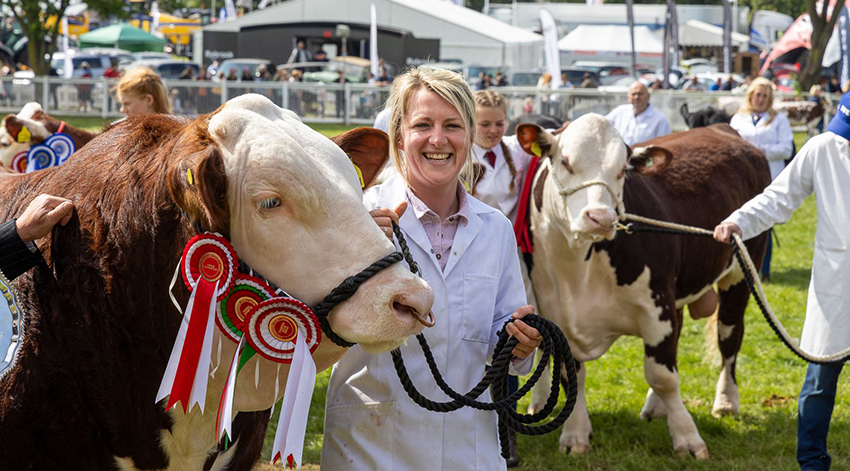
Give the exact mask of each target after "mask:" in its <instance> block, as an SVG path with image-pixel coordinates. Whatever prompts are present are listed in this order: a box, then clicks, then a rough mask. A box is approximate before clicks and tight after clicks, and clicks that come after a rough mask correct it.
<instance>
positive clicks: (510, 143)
mask: <svg viewBox="0 0 850 471" xmlns="http://www.w3.org/2000/svg"><path fill="white" fill-rule="evenodd" d="M507 115H508V102H507V100H505V97H504V96H502V94H501V93H499V92H496V91H493V90H479V91H477V92H475V120H476V123H477V124H476V133H475V143H474V144H473V145H472V161H473V162H476V163H478V164H479V165H481V168H483V169H484V172H483V174H482V175H481V177H480V178H479V179H478V181H477V182H475V185H474V186H473V189H472V194H473V196H475V197H476V198H478V199H479V200H481V201H482V202H484V203H486V204H488V205H490V206H492V207H493V208H495V209H498V210H499V211H501V212H502V214H504V215H505V216H507V217H508V219H510V220H511V223H512V224H515V223H516V218H517V205H518V203H519V197H520V192H521V191H522V184H523V182H524V181H525V180H524V178H523V176H524V175H525V172H526V170H527V169H528V164H529V162H530V161H531V158H532V156H531V155H529V154H527V153H526V152H525V151H524V150H522V145H520V143H519V140H518V139H517V137H516V136H508V137H505V125H506V124H505V123H506V122H507V119H508V116H507ZM520 268H521V270H522V281H523V283H524V284H525V294H526V298H527V301H528V304H530V305H532V306H535V308H536V307H537V301H536V300H535V298H534V291H533V290H532V288H531V279H530V278H529V276H528V267H527V266H526V264H525V259H524V258H523V257H522V255H521V254H520ZM518 388H519V380H518V379H517V377H516V376H511V377H510V378H509V379H508V391H509V392H510V393H513V392H514V391H516V390H517V389H518ZM509 439H510V448H511V456H510V458H508V459H507V465H508V467H509V468H512V467H514V466H517V465H518V464H519V452H518V450H517V446H516V434H514V433H513V431H511V432H510V436H509Z"/></svg>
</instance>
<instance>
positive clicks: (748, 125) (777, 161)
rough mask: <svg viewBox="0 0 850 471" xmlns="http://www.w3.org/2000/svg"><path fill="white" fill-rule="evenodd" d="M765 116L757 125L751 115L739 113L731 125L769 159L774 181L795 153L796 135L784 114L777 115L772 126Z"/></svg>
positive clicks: (771, 176) (733, 118)
mask: <svg viewBox="0 0 850 471" xmlns="http://www.w3.org/2000/svg"><path fill="white" fill-rule="evenodd" d="M768 119H769V116H768V115H767V114H765V115H764V116H763V117H762V118H761V119H760V120H759V121H758V123H756V124H755V125H754V124H753V117H752V115H750V114H743V113H737V114H735V116H732V121H730V122H729V125H730V126H732V128H733V129H735V130H736V131H738V134H740V135H741V137H743V138H744V139H745V140H746V141H747V142H749V143H750V144H752V145H754V146H756V147H758V148H759V149H761V151H762V152H764V156H765V157H767V163H768V164H769V165H770V179H771V180H773V179H774V178H776V176H777V175H779V172H781V171H782V169H783V168H785V160H787V159H790V158H791V154H792V153H793V151H794V133H792V132H791V123H789V122H788V117H787V116H785V114H784V113H777V114H776V117H775V118H773V121H771V122H770V124H767V121H768Z"/></svg>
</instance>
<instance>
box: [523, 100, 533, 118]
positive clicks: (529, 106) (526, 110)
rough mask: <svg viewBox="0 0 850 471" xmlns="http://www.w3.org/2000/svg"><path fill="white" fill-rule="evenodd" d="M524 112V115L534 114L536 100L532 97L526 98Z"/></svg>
mask: <svg viewBox="0 0 850 471" xmlns="http://www.w3.org/2000/svg"><path fill="white" fill-rule="evenodd" d="M522 112H523V113H524V114H531V113H534V100H533V99H532V98H531V97H526V98H525V100H524V101H523V103H522Z"/></svg>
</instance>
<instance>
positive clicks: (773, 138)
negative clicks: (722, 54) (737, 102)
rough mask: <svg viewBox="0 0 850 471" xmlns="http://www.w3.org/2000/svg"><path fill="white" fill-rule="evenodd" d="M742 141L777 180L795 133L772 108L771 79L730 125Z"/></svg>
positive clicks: (766, 275) (762, 81)
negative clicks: (761, 156)
mask: <svg viewBox="0 0 850 471" xmlns="http://www.w3.org/2000/svg"><path fill="white" fill-rule="evenodd" d="M729 125H730V126H732V127H733V128H734V129H735V130H736V131H738V134H740V135H741V137H742V138H744V139H746V140H747V141H748V142H749V143H750V144H752V145H754V146H756V147H758V148H759V150H760V151H762V152H763V153H764V156H765V157H766V158H767V162H768V164H769V166H770V179H771V180H773V179H775V178H776V177H777V176H778V175H779V172H781V171H782V169H783V168H784V167H785V159H789V158H791V154H792V149H793V146H794V134H793V133H792V132H791V123H789V122H788V117H787V116H785V114H783V113H778V112H777V111H776V110H775V109H773V86H771V83H770V80H768V79H766V78H763V77H759V78H757V79H755V80H753V83H752V84H751V85H750V88H748V89H747V95H746V99H745V100H744V103H743V104H742V105H741V108H739V109H738V112H737V113H735V116H732V121H731V122H730V123H729ZM772 252H773V242H772V238H768V240H767V253H766V254H765V255H764V263H763V264H762V267H761V275H762V278H763V279H764V280H766V281H767V280H770V258H771V254H772Z"/></svg>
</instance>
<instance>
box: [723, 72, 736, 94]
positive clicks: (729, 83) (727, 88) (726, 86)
mask: <svg viewBox="0 0 850 471" xmlns="http://www.w3.org/2000/svg"><path fill="white" fill-rule="evenodd" d="M733 88H735V80H733V79H732V75H729V76H728V77H726V81H725V82H723V85H721V86H720V90H721V91H724V92H731V91H732V89H733Z"/></svg>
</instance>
